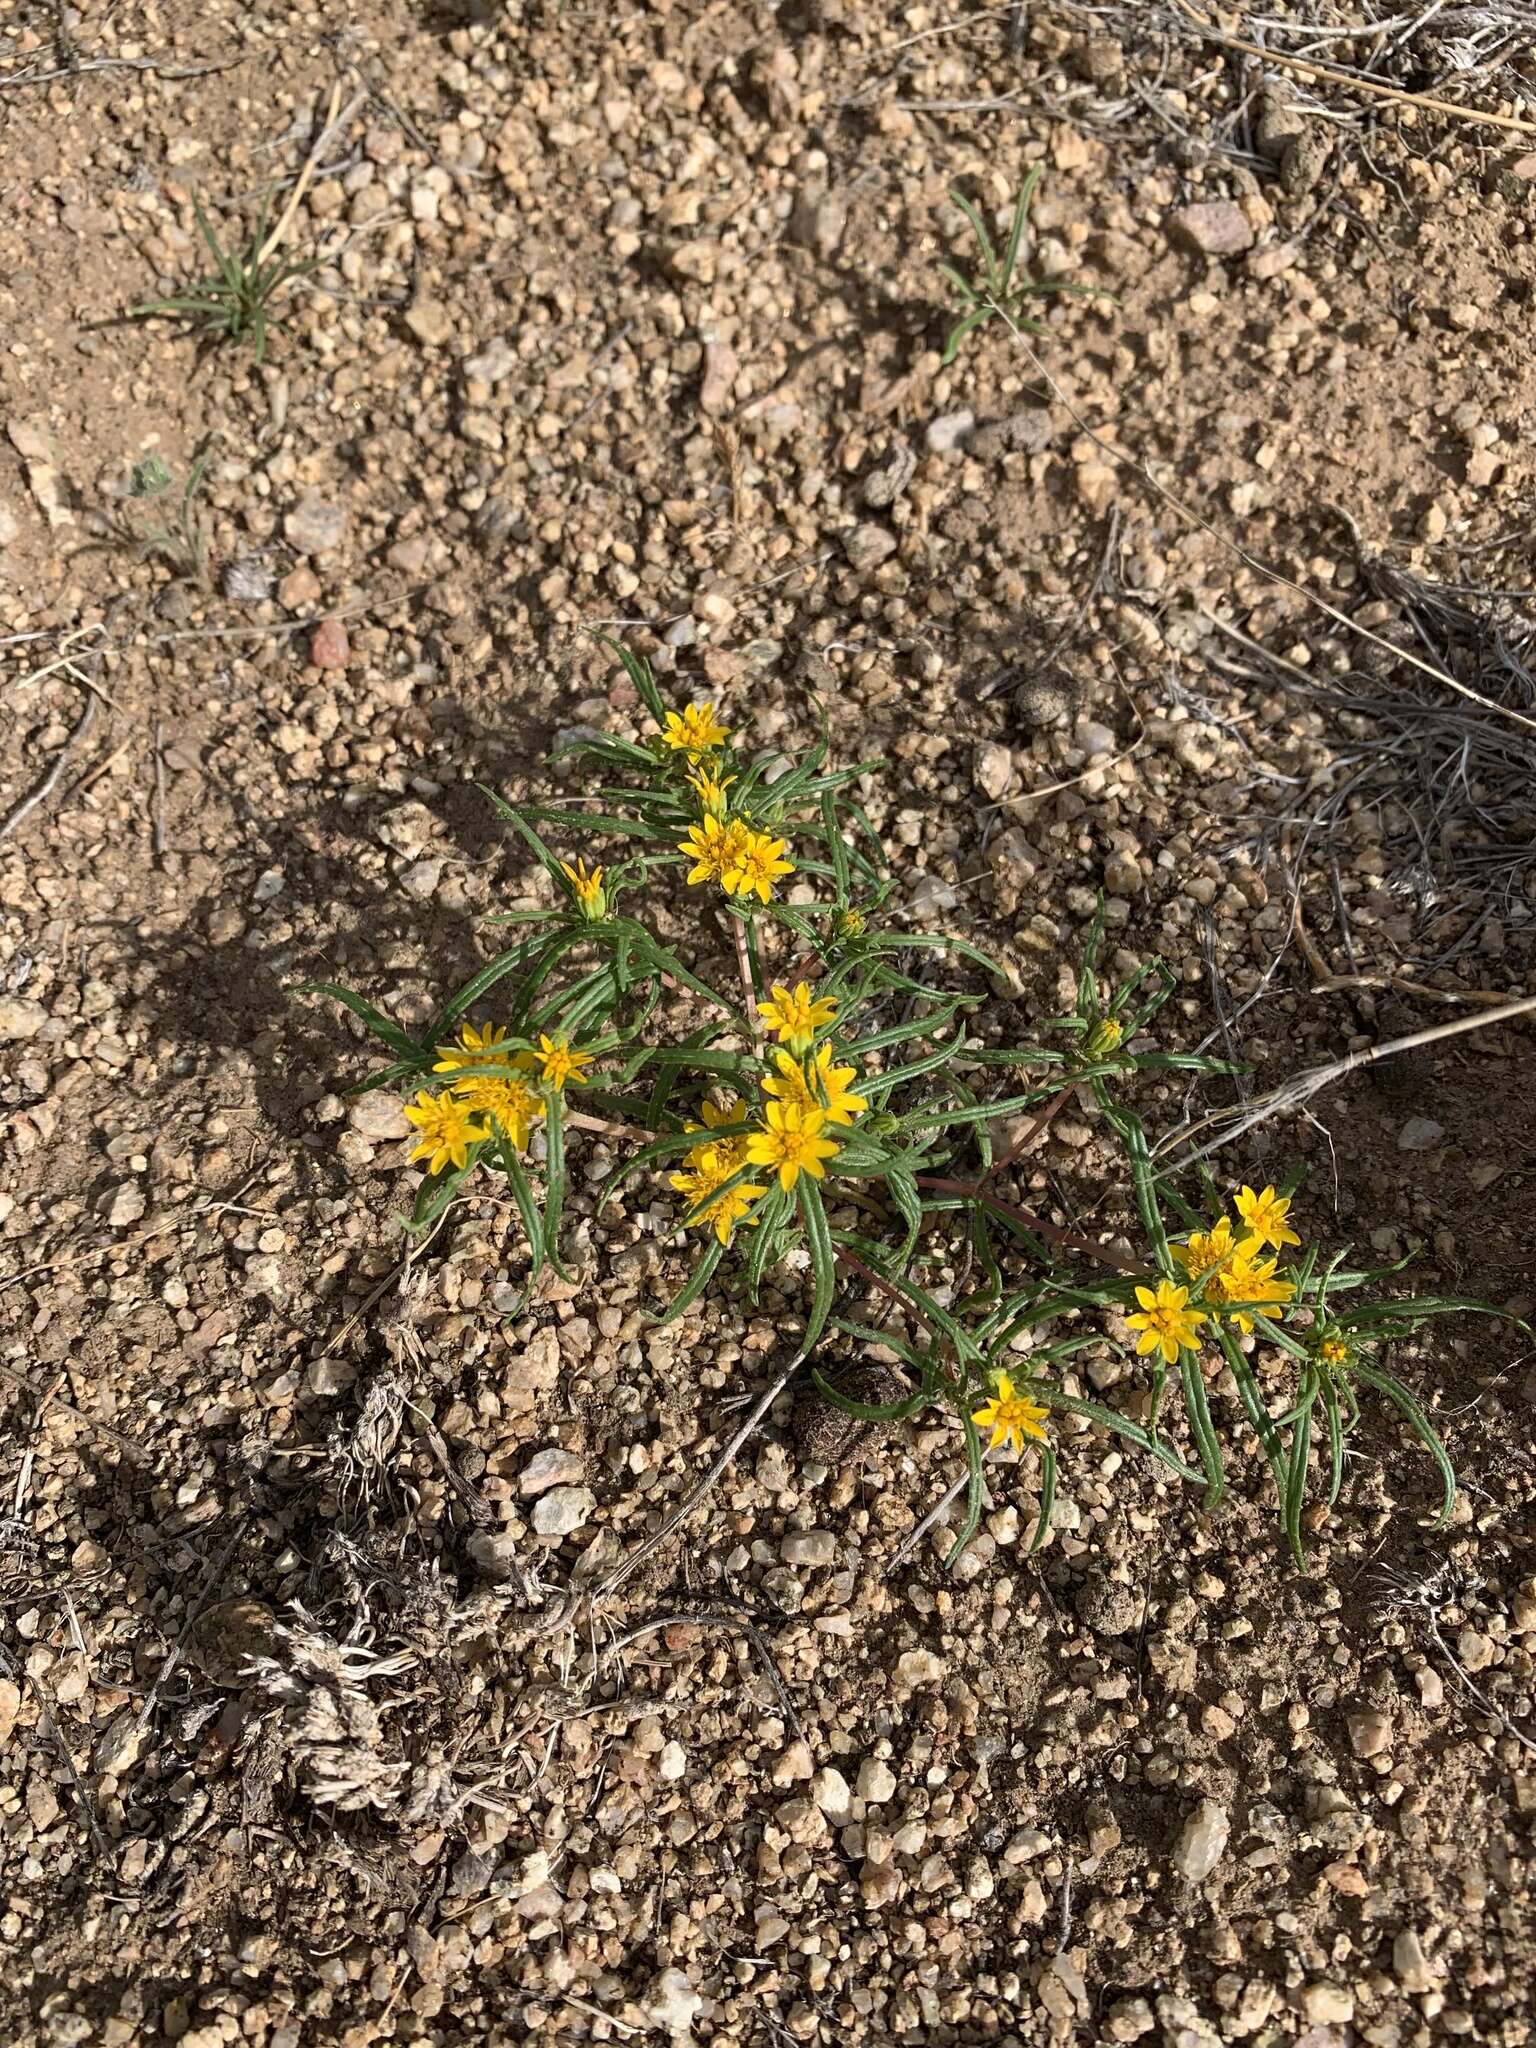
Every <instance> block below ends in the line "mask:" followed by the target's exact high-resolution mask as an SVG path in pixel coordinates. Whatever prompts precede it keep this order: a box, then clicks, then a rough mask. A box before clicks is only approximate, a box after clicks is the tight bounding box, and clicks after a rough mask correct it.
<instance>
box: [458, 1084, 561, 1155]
mask: <svg viewBox="0 0 1536 2048" xmlns="http://www.w3.org/2000/svg"><path fill="white" fill-rule="evenodd" d="M449 1085H450V1086H451V1087H452V1089H453V1093H454V1095H455V1097H456V1098H457V1099H458V1101H460V1102H462V1103H464V1104H465V1106H466V1107H467V1108H469V1109H473V1110H478V1111H479V1112H480V1114H481V1115H482V1116H488V1117H491V1118H492V1119H493V1120H494V1121H495V1122H496V1123H497V1124H499V1125H500V1126H501V1129H502V1131H503V1132H504V1133H505V1134H506V1137H507V1140H508V1142H509V1143H510V1145H511V1146H512V1148H513V1150H514V1151H517V1152H523V1151H526V1150H527V1147H528V1135H529V1133H530V1131H531V1130H532V1129H533V1126H534V1124H535V1122H536V1121H537V1120H538V1119H539V1118H540V1117H541V1116H542V1115H543V1114H544V1105H543V1103H542V1102H541V1101H540V1100H539V1098H538V1096H537V1095H535V1094H534V1092H533V1090H532V1089H531V1088H530V1087H529V1086H528V1083H527V1082H526V1081H522V1080H519V1079H518V1077H517V1075H515V1074H508V1075H507V1076H506V1078H505V1079H502V1078H501V1077H500V1076H499V1075H496V1074H470V1075H468V1076H467V1077H466V1078H465V1079H464V1080H462V1081H454V1082H451V1083H450V1084H449Z"/></svg>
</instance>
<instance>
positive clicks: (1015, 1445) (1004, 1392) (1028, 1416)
mask: <svg viewBox="0 0 1536 2048" xmlns="http://www.w3.org/2000/svg"><path fill="white" fill-rule="evenodd" d="M1045 1417H1046V1410H1045V1409H1044V1408H1042V1407H1041V1406H1040V1404H1039V1403H1038V1402H1037V1401H1031V1400H1030V1398H1029V1396H1028V1394H1027V1393H1025V1394H1020V1393H1016V1392H1015V1391H1014V1385H1013V1381H1012V1380H1011V1379H1009V1377H1008V1375H1007V1373H1005V1372H1000V1373H999V1374H998V1376H997V1392H996V1393H995V1394H994V1395H993V1396H992V1398H991V1400H990V1401H987V1402H985V1403H984V1404H983V1405H982V1406H981V1407H980V1408H978V1409H977V1410H976V1412H975V1413H974V1414H973V1415H972V1417H971V1420H972V1422H974V1423H977V1424H978V1425H979V1426H980V1427H981V1428H982V1429H990V1430H991V1432H992V1442H991V1444H990V1445H989V1446H988V1448H989V1449H990V1450H994V1451H995V1450H996V1449H997V1447H998V1445H999V1444H1007V1445H1009V1446H1010V1447H1011V1448H1012V1449H1013V1450H1016V1451H1022V1450H1023V1448H1024V1440H1025V1438H1026V1437H1033V1438H1034V1440H1035V1442H1036V1443H1038V1444H1043V1443H1044V1442H1045Z"/></svg>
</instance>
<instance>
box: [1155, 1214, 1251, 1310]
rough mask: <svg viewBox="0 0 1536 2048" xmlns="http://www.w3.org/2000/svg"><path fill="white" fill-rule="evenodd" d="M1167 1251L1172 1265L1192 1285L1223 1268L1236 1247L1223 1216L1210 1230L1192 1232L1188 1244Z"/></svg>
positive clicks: (1170, 1247) (1230, 1229) (1175, 1246)
mask: <svg viewBox="0 0 1536 2048" xmlns="http://www.w3.org/2000/svg"><path fill="white" fill-rule="evenodd" d="M1168 1249H1169V1250H1170V1251H1171V1252H1172V1253H1173V1257H1174V1263H1175V1264H1176V1265H1177V1266H1178V1267H1179V1270H1180V1271H1181V1272H1182V1273H1184V1274H1185V1276H1186V1277H1187V1278H1188V1280H1189V1281H1190V1283H1191V1285H1193V1283H1194V1282H1195V1281H1197V1280H1202V1279H1204V1277H1205V1275H1206V1274H1207V1273H1211V1272H1214V1271H1216V1270H1217V1268H1219V1267H1221V1266H1224V1265H1225V1264H1226V1263H1227V1261H1228V1259H1230V1258H1231V1256H1232V1254H1233V1253H1234V1252H1235V1251H1236V1250H1237V1246H1236V1245H1235V1244H1234V1243H1233V1241H1232V1225H1231V1223H1230V1222H1229V1221H1228V1219H1227V1218H1226V1217H1225V1216H1223V1217H1222V1219H1221V1221H1220V1222H1219V1223H1218V1224H1216V1225H1215V1226H1214V1227H1213V1228H1212V1229H1210V1230H1196V1231H1193V1232H1192V1233H1191V1235H1190V1240H1189V1243H1188V1244H1174V1245H1170V1246H1169V1247H1168ZM1207 1293H1209V1289H1207Z"/></svg>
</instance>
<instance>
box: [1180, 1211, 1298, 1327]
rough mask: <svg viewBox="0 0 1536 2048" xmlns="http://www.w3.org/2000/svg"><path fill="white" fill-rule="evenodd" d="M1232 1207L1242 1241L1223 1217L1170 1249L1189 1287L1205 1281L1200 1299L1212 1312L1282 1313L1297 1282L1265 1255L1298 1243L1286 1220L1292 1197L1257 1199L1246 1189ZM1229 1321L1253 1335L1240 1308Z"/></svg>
mask: <svg viewBox="0 0 1536 2048" xmlns="http://www.w3.org/2000/svg"><path fill="white" fill-rule="evenodd" d="M1236 1206H1237V1213H1238V1216H1239V1218H1240V1219H1241V1222H1242V1224H1243V1234H1242V1235H1241V1236H1239V1235H1238V1234H1237V1233H1236V1232H1235V1231H1234V1230H1233V1228H1232V1223H1231V1219H1230V1218H1229V1217H1226V1216H1223V1217H1222V1218H1221V1220H1220V1221H1219V1222H1218V1223H1216V1224H1214V1225H1213V1226H1212V1227H1211V1229H1209V1230H1196V1231H1193V1232H1191V1234H1190V1238H1189V1242H1188V1243H1187V1244H1176V1245H1173V1246H1171V1247H1170V1249H1171V1251H1172V1252H1173V1256H1174V1259H1175V1261H1176V1262H1177V1264H1178V1266H1179V1269H1180V1271H1181V1272H1183V1273H1184V1274H1185V1275H1186V1276H1187V1278H1188V1280H1189V1282H1190V1285H1191V1286H1194V1285H1195V1284H1196V1283H1197V1282H1199V1281H1200V1280H1205V1290H1204V1292H1203V1294H1202V1296H1201V1299H1202V1300H1203V1301H1205V1302H1207V1303H1209V1305H1210V1306H1211V1307H1212V1308H1216V1309H1219V1308H1223V1307H1225V1305H1226V1304H1227V1303H1229V1302H1234V1301H1241V1302H1249V1303H1252V1304H1254V1305H1255V1306H1258V1307H1274V1308H1283V1307H1284V1305H1285V1304H1286V1303H1287V1302H1289V1301H1291V1300H1293V1299H1294V1298H1295V1294H1296V1286H1295V1282H1294V1281H1292V1280H1288V1279H1287V1278H1286V1277H1285V1275H1284V1274H1283V1273H1278V1272H1277V1271H1276V1270H1275V1269H1276V1267H1277V1266H1278V1264H1279V1260H1278V1258H1275V1257H1270V1258H1265V1257H1264V1252H1265V1250H1266V1248H1267V1247H1269V1246H1273V1247H1274V1250H1275V1252H1277V1253H1278V1252H1279V1251H1280V1250H1281V1249H1282V1248H1283V1247H1284V1246H1286V1245H1288V1244H1300V1242H1301V1239H1300V1238H1299V1237H1298V1236H1297V1235H1296V1233H1295V1231H1294V1230H1292V1229H1291V1227H1290V1224H1289V1223H1288V1222H1287V1221H1286V1217H1287V1215H1288V1214H1289V1211H1290V1206H1291V1199H1290V1196H1289V1195H1277V1194H1276V1193H1275V1190H1274V1189H1273V1188H1272V1187H1266V1188H1264V1189H1263V1190H1262V1191H1261V1192H1260V1193H1258V1194H1255V1193H1254V1191H1253V1189H1252V1188H1249V1187H1245V1188H1242V1189H1240V1190H1239V1192H1238V1196H1237V1204H1236ZM1207 1276H1209V1277H1207ZM1228 1321H1230V1322H1233V1323H1235V1324H1236V1325H1237V1327H1238V1328H1239V1329H1240V1330H1241V1331H1242V1332H1243V1334H1244V1336H1247V1335H1249V1334H1251V1332H1252V1330H1253V1317H1252V1316H1251V1315H1248V1314H1246V1313H1245V1312H1244V1311H1243V1310H1242V1309H1234V1310H1233V1311H1232V1313H1231V1315H1230V1316H1229V1317H1228Z"/></svg>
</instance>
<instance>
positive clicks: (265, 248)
mask: <svg viewBox="0 0 1536 2048" xmlns="http://www.w3.org/2000/svg"><path fill="white" fill-rule="evenodd" d="M363 97H365V95H362V94H360V95H359V99H361V98H363ZM354 104H355V103H354ZM340 105H341V80H340V79H339V78H338V79H337V81H336V83H335V84H334V85H333V86H332V87H331V104H330V106H329V107H328V108H327V109H326V115H325V119H324V121H322V122H321V124H320V133H319V134H318V135H317V136H316V137H315V140H314V144H313V147H312V148H311V149H310V152H309V155H308V156H307V157H306V158H305V159H304V167H303V169H302V170H301V171H300V172H299V175H298V177H297V178H296V179H295V180H294V185H293V190H292V191H291V192H290V193H289V195H288V203H287V205H286V206H285V207H284V208H283V210H282V212H281V213H280V214H279V215H278V217H277V225H276V226H275V227H274V228H273V230H272V232H271V234H270V235H268V237H267V239H266V240H265V241H264V242H263V243H262V245H261V247H260V248H259V249H258V250H257V252H256V267H257V268H258V269H259V268H260V267H261V265H262V264H263V263H265V262H266V261H267V259H268V257H269V256H270V255H271V254H272V252H273V251H274V250H275V249H276V248H278V247H279V246H280V245H281V243H282V239H283V237H284V235H286V234H287V232H288V223H289V222H290V221H291V220H292V219H293V216H294V214H295V213H296V212H297V210H298V205H299V201H300V200H301V199H302V198H303V197H304V194H305V192H306V191H307V190H308V189H309V181H310V179H311V178H312V177H313V176H314V174H315V167H316V165H317V164H318V163H319V161H320V158H321V155H322V154H323V152H324V150H325V146H326V144H327V143H328V142H329V141H330V139H331V128H332V126H333V124H334V122H335V120H336V109H337V108H338V107H339V106H340ZM350 111H351V109H350V108H349V109H348V112H349V113H350Z"/></svg>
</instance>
